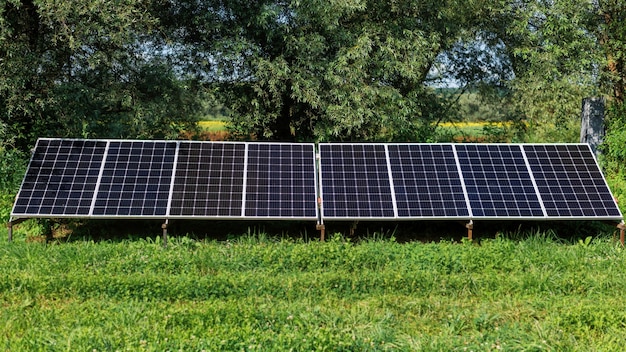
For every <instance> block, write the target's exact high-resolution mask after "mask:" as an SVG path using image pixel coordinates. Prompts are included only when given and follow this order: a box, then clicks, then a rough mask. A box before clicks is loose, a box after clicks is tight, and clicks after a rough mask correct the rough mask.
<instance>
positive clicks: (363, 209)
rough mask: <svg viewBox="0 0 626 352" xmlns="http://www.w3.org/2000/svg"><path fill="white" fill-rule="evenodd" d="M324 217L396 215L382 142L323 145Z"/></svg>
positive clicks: (389, 216)
mask: <svg viewBox="0 0 626 352" xmlns="http://www.w3.org/2000/svg"><path fill="white" fill-rule="evenodd" d="M319 149H320V167H321V175H322V176H321V180H320V182H321V189H322V200H323V204H324V209H323V217H325V218H349V219H353V218H393V217H395V214H394V206H393V196H392V189H391V182H390V178H389V170H388V167H387V157H386V154H385V146H384V145H383V144H331V143H329V144H320V146H319Z"/></svg>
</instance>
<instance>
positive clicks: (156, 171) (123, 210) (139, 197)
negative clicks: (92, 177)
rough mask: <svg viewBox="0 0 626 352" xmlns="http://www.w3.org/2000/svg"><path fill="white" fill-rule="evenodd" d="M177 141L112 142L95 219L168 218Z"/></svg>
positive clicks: (103, 171) (94, 213) (95, 206)
mask: <svg viewBox="0 0 626 352" xmlns="http://www.w3.org/2000/svg"><path fill="white" fill-rule="evenodd" d="M175 153H176V142H152V141H111V142H109V147H108V150H107V156H106V160H105V163H104V168H103V170H102V176H101V180H100V185H99V188H98V194H97V196H96V201H95V204H94V207H93V215H94V216H132V217H139V216H165V215H166V214H167V206H168V199H169V193H170V184H171V181H172V173H173V170H174V155H175Z"/></svg>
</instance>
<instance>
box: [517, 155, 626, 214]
mask: <svg viewBox="0 0 626 352" xmlns="http://www.w3.org/2000/svg"><path fill="white" fill-rule="evenodd" d="M523 148H524V151H525V152H526V157H527V158H528V163H529V164H530V168H531V170H532V172H533V176H534V178H535V182H536V183H537V188H538V189H539V194H540V196H541V198H542V200H543V204H544V207H545V208H546V212H547V214H548V216H551V217H552V216H553V217H616V218H621V214H620V211H619V209H618V207H617V206H616V204H615V201H614V200H613V196H612V195H611V192H610V190H609V188H608V187H607V185H606V182H605V180H604V177H603V176H602V173H601V172H600V169H599V167H598V164H597V163H596V161H595V159H594V157H593V154H591V150H590V149H589V146H587V145H583V144H567V145H524V146H523Z"/></svg>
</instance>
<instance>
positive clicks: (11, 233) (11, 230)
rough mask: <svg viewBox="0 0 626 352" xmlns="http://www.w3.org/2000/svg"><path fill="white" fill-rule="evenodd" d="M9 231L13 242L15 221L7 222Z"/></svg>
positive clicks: (10, 240)
mask: <svg viewBox="0 0 626 352" xmlns="http://www.w3.org/2000/svg"><path fill="white" fill-rule="evenodd" d="M7 232H8V233H9V242H13V222H11V221H9V222H8V223H7Z"/></svg>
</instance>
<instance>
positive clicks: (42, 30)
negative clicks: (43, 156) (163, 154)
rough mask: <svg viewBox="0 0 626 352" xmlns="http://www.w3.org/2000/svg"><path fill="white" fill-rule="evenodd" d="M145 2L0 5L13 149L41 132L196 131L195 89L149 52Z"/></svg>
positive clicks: (1, 94)
mask: <svg viewBox="0 0 626 352" xmlns="http://www.w3.org/2000/svg"><path fill="white" fill-rule="evenodd" d="M150 6H151V3H146V2H141V1H135V0H123V1H116V2H106V1H100V0H92V1H81V2H78V3H76V2H58V1H49V0H40V1H33V0H22V1H19V0H11V1H3V2H2V3H1V4H0V76H2V77H3V79H2V80H1V81H0V121H1V122H2V123H3V124H4V125H5V126H6V127H7V128H8V129H9V132H10V133H11V134H12V135H14V136H16V144H15V146H16V147H17V148H18V149H20V150H24V151H25V150H28V148H29V147H30V146H32V143H33V141H34V140H35V139H36V138H38V137H41V136H48V137H59V136H60V137H140V138H172V137H176V136H177V135H178V133H179V132H180V130H182V129H183V128H184V129H191V128H193V126H194V125H195V124H194V122H195V121H196V118H197V116H198V114H199V113H200V111H199V109H198V108H197V106H198V105H197V101H198V99H199V98H200V96H199V94H198V93H199V92H201V90H198V89H197V87H194V86H193V84H192V83H193V82H192V81H190V80H187V79H186V77H184V76H182V75H181V74H179V72H176V71H175V67H172V66H171V65H170V64H169V63H168V62H167V60H166V58H165V57H164V56H163V55H157V53H156V52H155V48H154V47H153V46H152V45H151V43H157V42H158V41H159V40H158V35H153V33H158V31H157V32H153V31H152V30H153V29H154V26H155V25H157V23H158V21H157V19H155V18H154V17H153V16H151V15H150Z"/></svg>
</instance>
